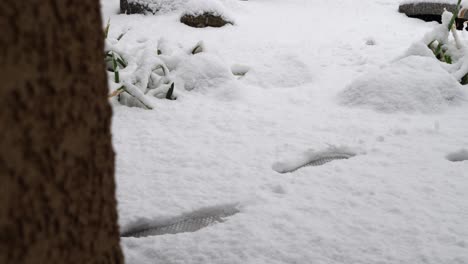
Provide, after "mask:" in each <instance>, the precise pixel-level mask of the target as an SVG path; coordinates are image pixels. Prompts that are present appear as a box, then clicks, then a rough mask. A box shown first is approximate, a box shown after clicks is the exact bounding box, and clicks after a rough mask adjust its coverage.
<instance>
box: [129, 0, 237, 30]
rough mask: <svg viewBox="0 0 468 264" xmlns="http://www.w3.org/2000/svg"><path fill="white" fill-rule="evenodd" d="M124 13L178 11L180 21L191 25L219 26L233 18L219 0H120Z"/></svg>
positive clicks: (231, 22) (230, 21) (231, 20)
mask: <svg viewBox="0 0 468 264" xmlns="http://www.w3.org/2000/svg"><path fill="white" fill-rule="evenodd" d="M120 11H121V13H126V14H156V13H162V14H163V13H169V12H174V11H179V12H181V13H182V17H181V22H182V23H184V24H187V25H189V26H193V27H207V26H211V27H221V26H224V25H226V24H233V19H232V18H231V17H230V16H229V15H228V12H227V10H226V8H225V6H224V4H223V3H222V2H221V0H120Z"/></svg>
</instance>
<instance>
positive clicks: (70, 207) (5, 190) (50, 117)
mask: <svg viewBox="0 0 468 264" xmlns="http://www.w3.org/2000/svg"><path fill="white" fill-rule="evenodd" d="M0 28H1V34H0V80H1V86H0V146H1V147H0V179H1V184H0V263H49V264H50V263H122V253H121V250H120V246H119V232H118V226H117V212H116V200H115V183H114V152H113V150H112V145H111V134H110V118H111V109H110V106H109V104H108V101H107V96H106V95H107V81H106V75H105V69H104V62H103V32H102V24H101V17H100V11H99V1H96V0H29V1H18V0H7V1H3V2H2V4H1V5H0Z"/></svg>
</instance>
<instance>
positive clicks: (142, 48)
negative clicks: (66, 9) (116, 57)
mask: <svg viewBox="0 0 468 264" xmlns="http://www.w3.org/2000/svg"><path fill="white" fill-rule="evenodd" d="M200 1H201V0H200ZM101 3H102V6H103V14H104V19H105V21H107V19H108V18H110V20H111V28H110V32H109V35H110V36H111V37H112V38H116V37H117V36H118V35H120V34H121V33H122V32H127V33H126V34H125V36H124V37H123V38H122V39H121V40H120V42H119V43H109V45H114V46H115V47H116V48H117V49H119V52H120V53H119V54H121V55H122V56H124V57H125V56H127V57H126V59H129V69H127V68H126V69H123V70H122V78H124V80H127V81H128V82H131V81H132V78H134V77H132V76H130V75H125V74H126V72H125V71H128V72H127V73H128V74H129V72H135V71H136V70H137V69H138V67H143V66H144V65H148V64H147V63H146V62H145V58H148V60H152V59H153V58H149V57H150V56H146V55H145V54H150V53H151V52H155V51H156V48H158V47H159V48H160V49H165V50H171V52H168V53H171V54H172V55H173V56H168V57H162V58H160V59H161V60H166V61H165V63H166V65H168V67H172V68H173V69H174V70H173V73H174V76H171V77H173V78H174V80H175V82H176V90H175V92H177V93H178V94H177V100H176V101H170V100H160V99H157V98H146V99H148V100H149V101H150V102H149V103H151V105H152V106H153V107H154V110H145V109H142V108H138V107H127V106H123V105H120V104H118V103H116V102H115V101H113V100H112V101H111V103H112V105H113V109H114V116H113V124H112V131H113V143H114V148H115V151H116V154H117V160H116V179H117V199H118V209H119V223H120V227H121V231H122V232H127V231H128V230H130V229H132V228H138V227H144V226H165V225H168V224H173V223H175V222H177V221H179V220H180V219H184V217H186V216H190V215H193V213H194V212H213V211H219V210H236V211H239V212H238V213H237V214H234V215H232V216H230V217H228V218H227V219H226V221H225V222H222V223H217V224H213V225H210V226H208V227H205V228H203V229H200V230H198V231H196V232H187V233H178V234H166V235H159V236H148V237H144V238H131V237H125V238H122V240H121V244H122V248H123V250H124V254H125V258H126V262H127V263H132V264H140V263H141V264H143V263H164V264H176V263H191V264H192V263H193V264H199V263H200V264H206V263H213V264H214V263H216V264H218V263H220V264H222V263H229V264H238V263H242V264H247V263H248V264H262V263H265V264H266V263H268V264H276V263H278V264H280V263H281V264H283V263H297V264H309V263H324V264H325V263H326V264H330V263H369V264H375V263H380V264H393V263H412V264H419V263H421V264H422V263H434V264H452V263H468V224H467V223H468V192H467V190H468V161H466V160H464V157H466V149H468V114H467V113H468V103H467V102H466V101H465V100H462V99H461V98H462V97H461V96H460V97H458V95H459V94H464V95H466V89H467V88H466V86H460V85H457V84H455V82H454V81H453V79H451V78H449V77H448V76H447V74H445V73H443V69H442V68H444V69H446V70H447V72H449V73H450V75H452V76H454V74H455V69H452V68H450V67H445V66H440V64H437V65H436V64H435V63H434V62H433V60H431V59H430V56H429V57H428V56H425V55H428V54H411V55H413V56H410V57H408V56H404V57H406V58H403V57H402V55H404V54H406V53H407V52H410V53H411V52H412V51H411V50H410V51H409V50H408V49H409V48H410V47H412V45H413V43H419V45H420V44H421V39H424V36H425V35H426V34H427V33H428V32H432V31H433V29H434V28H436V27H437V25H438V24H437V23H435V22H432V23H425V22H423V21H420V20H417V19H410V18H407V17H406V16H405V15H403V14H400V13H398V11H397V10H398V4H399V1H395V0H362V1H354V0H336V1H318V0H289V1H280V0H268V1H266V0H249V1H237V0H230V1H229V0H224V1H220V2H219V3H222V5H223V6H224V7H225V8H226V11H227V12H229V13H230V14H232V16H233V17H234V18H235V20H236V24H235V25H234V26H232V25H227V26H225V27H223V28H205V29H196V28H190V27H188V26H185V25H183V24H181V23H179V22H178V21H179V18H180V15H181V14H182V12H183V10H182V9H180V10H175V11H171V12H168V13H166V14H161V15H156V16H149V15H146V16H145V15H130V16H127V15H117V10H118V9H119V8H118V4H119V3H118V1H116V0H101ZM459 35H460V36H459V37H460V39H461V40H462V41H463V42H464V43H465V44H466V42H467V41H468V34H467V32H459ZM199 41H203V43H204V48H205V49H204V51H203V52H202V53H199V54H196V55H194V56H191V55H187V52H186V51H190V49H192V48H193V47H194V45H195V44H196V43H198V42H199ZM413 48H414V49H413V51H414V50H416V51H418V50H419V51H421V49H420V48H421V45H420V46H419V48H417V47H415V46H413ZM146 49H147V50H146ZM145 52H147V53H145ZM163 54H164V52H163ZM408 55H409V54H408ZM421 55H422V56H421ZM128 57H131V59H130V58H128ZM146 61H147V60H146ZM459 63H460V65H458V66H461V65H462V64H463V63H465V65H467V63H466V62H464V61H461V62H459ZM395 65H397V66H398V67H403V69H395ZM438 67H439V68H438ZM440 67H442V68H440ZM231 70H232V71H235V72H237V73H239V72H240V73H245V74H244V75H243V76H241V75H240V76H230V75H229V74H228V71H231ZM426 71H427V72H426ZM144 72H145V71H144V70H142V71H140V73H141V74H143V73H144ZM373 72H374V73H375V72H377V73H378V74H383V75H382V76H381V78H377V77H376V75H374V76H373V77H372V75H371V73H373ZM141 74H140V75H138V74H137V77H138V76H139V77H138V78H140V79H142V80H144V79H145V78H144V77H145V76H142V75H141ZM386 74H394V76H393V77H392V76H384V75H386ZM125 78H127V79H125ZM424 78H425V79H426V81H425V82H424V80H423V79H424ZM366 79H367V80H370V82H374V83H375V85H376V86H375V87H372V86H371V85H370V83H369V81H368V82H365V81H362V80H366ZM360 80H361V81H360ZM405 80H406V82H405ZM133 81H136V80H133ZM357 82H358V83H359V82H361V83H362V84H363V85H362V86H360V88H359V89H357V88H356V89H357V90H356V91H357V92H356V93H353V96H352V98H354V99H353V100H352V101H353V102H358V101H360V102H364V103H359V104H353V105H354V106H353V107H349V106H348V105H347V104H342V103H341V102H340V97H341V94H343V93H346V91H347V90H348V89H350V88H349V87H357V86H356V83H357ZM419 83H420V84H419ZM186 84H188V86H185V85H186ZM384 84H391V85H392V86H393V87H394V91H395V93H394V94H393V93H392V89H391V86H390V85H388V86H385V85H384ZM403 84H404V86H405V87H407V89H408V90H405V89H404V87H396V86H395V85H403ZM424 84H425V85H424ZM444 84H447V85H444ZM186 87H190V88H192V89H186ZM418 87H419V88H420V89H417V88H418ZM110 89H111V90H112V89H115V87H114V86H112V87H111V88H110ZM136 89H137V88H136ZM366 91H368V92H369V93H366ZM426 93H428V94H426ZM445 93H448V94H452V93H454V94H455V97H453V98H454V99H457V98H460V100H456V101H457V103H455V101H453V100H452V101H451V100H449V97H450V96H449V97H447V96H445ZM383 95H384V96H383ZM429 95H431V97H430V96H429ZM376 96H378V98H379V100H382V101H381V102H382V105H385V106H387V108H388V109H390V110H392V111H384V112H382V111H379V106H376V104H375V103H373V102H372V101H371V99H372V98H376ZM386 96H389V98H387V97H386ZM432 96H434V97H432ZM429 97H430V98H429ZM387 99H388V100H387ZM369 102H371V103H369ZM400 104H403V106H401V107H400ZM428 104H429V105H430V106H433V107H434V108H432V107H429V106H428ZM375 109H377V111H376V110H375ZM395 109H398V110H399V111H393V110H395ZM400 109H401V110H402V111H400ZM408 109H409V110H410V111H406V110H408ZM330 150H336V151H338V150H339V151H344V150H346V151H350V152H352V154H355V156H353V157H352V158H350V159H342V160H336V161H333V162H330V163H326V164H324V165H322V166H316V167H303V168H301V169H299V170H296V171H294V172H291V173H285V174H280V173H278V172H277V171H275V170H274V168H275V169H277V170H281V169H283V170H284V169H288V168H291V167H293V165H301V164H300V163H302V162H307V161H309V160H310V159H311V158H316V157H319V156H320V154H324V153H328V152H327V151H330ZM451 159H453V160H462V161H459V162H451V161H450V160H451ZM288 166H289V167H288Z"/></svg>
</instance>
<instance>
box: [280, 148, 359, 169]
mask: <svg viewBox="0 0 468 264" xmlns="http://www.w3.org/2000/svg"><path fill="white" fill-rule="evenodd" d="M354 156H356V153H355V152H354V151H351V150H349V149H348V148H344V147H340V148H337V147H330V148H328V149H326V150H323V151H318V152H308V153H305V154H304V155H303V156H302V157H298V158H297V159H294V160H288V161H282V162H276V163H274V164H273V166H272V168H273V170H275V171H276V172H279V173H289V172H295V171H296V170H298V169H301V168H304V167H308V166H321V165H324V164H325V163H328V162H331V161H334V160H342V159H349V158H351V157H354Z"/></svg>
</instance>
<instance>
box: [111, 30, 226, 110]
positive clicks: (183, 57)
mask: <svg viewBox="0 0 468 264" xmlns="http://www.w3.org/2000/svg"><path fill="white" fill-rule="evenodd" d="M106 32H108V28H107V29H106ZM107 34H108V33H106V36H107ZM123 36H124V34H123V35H119V37H118V38H117V39H112V38H110V37H106V62H107V69H108V76H109V83H110V92H111V94H110V97H112V98H117V99H116V101H118V102H120V103H121V104H123V105H127V106H137V107H142V108H146V109H153V108H154V106H155V104H156V103H155V102H154V99H156V98H158V99H169V100H175V99H176V98H177V96H178V94H179V93H180V91H181V90H186V91H191V90H197V91H202V92H207V91H209V90H211V89H219V88H226V89H229V88H230V87H234V86H235V83H234V82H235V78H234V75H233V74H232V73H231V71H230V69H229V67H227V66H226V65H225V64H224V63H223V61H222V60H221V59H219V58H218V57H216V56H215V55H212V54H208V53H206V52H204V46H203V42H199V43H198V44H196V45H195V46H194V47H192V48H191V49H184V48H180V47H178V48H175V49H172V48H171V45H170V44H168V42H167V41H165V40H164V39H160V40H159V41H158V43H153V42H148V41H146V40H142V41H141V43H139V44H138V45H129V46H127V45H125V43H124V41H123V40H121V39H122V38H123ZM174 46H175V45H174Z"/></svg>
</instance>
